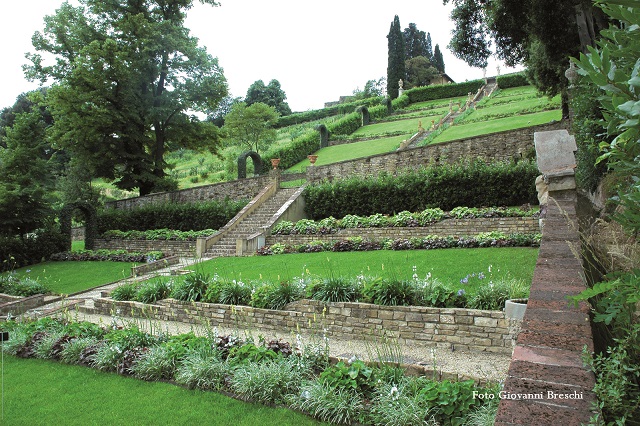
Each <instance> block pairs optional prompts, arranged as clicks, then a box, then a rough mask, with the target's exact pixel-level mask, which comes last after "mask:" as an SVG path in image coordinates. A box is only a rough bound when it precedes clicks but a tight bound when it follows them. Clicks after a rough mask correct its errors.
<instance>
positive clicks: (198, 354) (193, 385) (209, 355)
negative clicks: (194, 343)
mask: <svg viewBox="0 0 640 426" xmlns="http://www.w3.org/2000/svg"><path fill="white" fill-rule="evenodd" d="M229 375H231V367H229V364H228V363H226V362H224V361H222V360H220V355H219V354H218V352H217V351H215V350H213V349H211V348H210V347H205V348H198V349H194V350H191V351H189V352H187V354H186V355H185V357H184V359H183V360H182V362H181V363H180V365H179V366H178V369H177V371H176V374H175V377H176V382H177V383H178V384H181V385H183V386H186V387H188V388H189V389H199V390H214V391H217V390H221V389H222V388H223V387H224V385H225V378H226V377H227V376H229Z"/></svg>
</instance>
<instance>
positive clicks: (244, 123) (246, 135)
mask: <svg viewBox="0 0 640 426" xmlns="http://www.w3.org/2000/svg"><path fill="white" fill-rule="evenodd" d="M278 117H279V114H278V112H277V111H276V109H275V108H274V107H272V106H270V105H267V104H263V103H262V102H258V103H255V104H252V105H249V106H247V104H246V103H245V102H238V103H236V104H234V105H233V106H232V107H231V112H230V113H229V114H227V116H226V117H225V121H224V127H223V129H224V130H225V131H226V132H227V137H228V138H230V139H231V140H232V141H234V142H236V143H237V144H239V145H240V146H244V147H245V148H247V149H248V150H249V151H255V152H256V153H257V154H258V155H260V147H261V146H262V147H266V146H268V145H269V144H270V143H272V142H273V141H275V140H276V136H277V133H278V132H277V131H276V129H274V128H273V123H274V122H275V121H276V119H277V118H278Z"/></svg>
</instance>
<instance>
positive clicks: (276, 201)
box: [205, 188, 298, 257]
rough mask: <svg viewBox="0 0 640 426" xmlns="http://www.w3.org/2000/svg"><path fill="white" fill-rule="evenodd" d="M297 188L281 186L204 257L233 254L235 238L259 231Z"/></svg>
mask: <svg viewBox="0 0 640 426" xmlns="http://www.w3.org/2000/svg"><path fill="white" fill-rule="evenodd" d="M297 189H298V188H283V189H280V190H279V191H278V192H277V193H276V194H275V195H273V196H272V197H271V198H270V199H268V200H267V201H266V202H264V203H263V204H262V205H261V206H260V207H258V208H257V209H256V210H255V211H253V212H252V213H251V214H250V215H249V216H247V217H246V218H245V219H244V220H242V221H241V222H240V223H238V225H237V226H236V227H235V228H234V229H233V230H232V231H229V232H228V233H227V234H226V235H224V236H223V237H222V239H220V241H218V242H217V243H216V244H215V245H213V246H212V247H211V248H209V250H207V252H206V253H205V256H206V257H220V256H235V255H236V240H238V239H241V238H246V237H248V236H249V235H252V234H254V233H256V232H257V231H259V230H260V229H261V228H262V227H263V226H265V225H266V224H267V222H269V220H270V219H271V218H272V217H273V215H274V214H276V212H277V211H278V210H280V207H282V205H283V204H284V203H285V202H286V201H287V200H288V199H289V198H290V197H291V196H292V195H293V193H294V192H296V190H297Z"/></svg>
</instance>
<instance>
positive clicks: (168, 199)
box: [106, 175, 271, 209]
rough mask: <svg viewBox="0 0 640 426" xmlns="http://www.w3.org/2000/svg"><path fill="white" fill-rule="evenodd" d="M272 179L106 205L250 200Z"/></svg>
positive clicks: (233, 182)
mask: <svg viewBox="0 0 640 426" xmlns="http://www.w3.org/2000/svg"><path fill="white" fill-rule="evenodd" d="M270 179H271V178H270V177H269V176H268V175H266V176H258V177H253V178H247V179H239V180H233V181H230V182H221V183H214V184H212V185H203V186H197V187H194V188H188V189H181V190H179V191H172V192H159V193H156V194H150V195H146V196H144V197H136V198H127V199H125V200H118V201H111V202H108V203H106V207H110V208H115V209H132V208H136V207H141V206H144V205H146V204H153V203H193V202H197V201H211V200H224V199H225V198H227V197H228V198H230V199H232V200H250V199H252V198H253V197H255V196H256V195H257V194H258V193H259V192H260V191H261V190H262V189H263V188H264V187H265V186H267V185H268V184H269V182H270Z"/></svg>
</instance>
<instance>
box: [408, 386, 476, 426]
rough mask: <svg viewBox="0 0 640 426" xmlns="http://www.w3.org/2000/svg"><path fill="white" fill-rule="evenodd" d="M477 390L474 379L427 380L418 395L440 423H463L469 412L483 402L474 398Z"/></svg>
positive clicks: (453, 425)
mask: <svg viewBox="0 0 640 426" xmlns="http://www.w3.org/2000/svg"><path fill="white" fill-rule="evenodd" d="M474 390H476V387H475V383H474V382H473V380H467V381H464V382H451V381H449V380H443V381H442V382H435V381H433V382H427V383H426V384H425V385H424V387H423V388H422V389H421V390H420V392H419V394H418V397H419V398H420V399H422V400H423V401H424V402H425V403H426V404H427V406H428V408H429V410H430V412H431V413H433V416H434V418H435V420H436V421H437V422H438V424H439V425H447V426H448V425H452V426H458V425H462V423H463V422H464V419H465V417H466V416H467V414H468V413H469V412H470V411H471V410H472V409H473V408H474V407H475V406H478V405H480V404H481V400H480V399H477V398H473V391H474Z"/></svg>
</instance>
